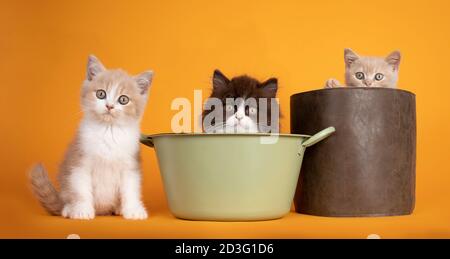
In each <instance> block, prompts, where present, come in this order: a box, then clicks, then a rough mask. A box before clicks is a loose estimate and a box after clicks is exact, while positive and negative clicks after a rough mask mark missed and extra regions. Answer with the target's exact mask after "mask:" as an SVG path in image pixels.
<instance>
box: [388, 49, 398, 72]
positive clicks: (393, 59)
mask: <svg viewBox="0 0 450 259" xmlns="http://www.w3.org/2000/svg"><path fill="white" fill-rule="evenodd" d="M385 60H386V62H387V63H388V64H390V65H392V66H393V67H394V71H395V70H398V67H399V66H400V60H401V54H400V51H398V50H396V51H394V52H392V53H391V54H389V55H388V56H387V57H386V58H385Z"/></svg>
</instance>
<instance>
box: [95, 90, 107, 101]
mask: <svg viewBox="0 0 450 259" xmlns="http://www.w3.org/2000/svg"><path fill="white" fill-rule="evenodd" d="M95 95H96V96H97V98H98V99H100V100H103V99H105V98H106V92H105V90H97V92H95Z"/></svg>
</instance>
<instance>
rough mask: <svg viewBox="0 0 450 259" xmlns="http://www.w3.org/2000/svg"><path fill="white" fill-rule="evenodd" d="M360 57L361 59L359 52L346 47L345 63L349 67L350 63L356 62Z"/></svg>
mask: <svg viewBox="0 0 450 259" xmlns="http://www.w3.org/2000/svg"><path fill="white" fill-rule="evenodd" d="M358 59H359V56H358V54H356V53H355V52H354V51H353V50H351V49H344V60H345V65H346V66H347V67H350V65H351V64H353V62H355V61H356V60H358Z"/></svg>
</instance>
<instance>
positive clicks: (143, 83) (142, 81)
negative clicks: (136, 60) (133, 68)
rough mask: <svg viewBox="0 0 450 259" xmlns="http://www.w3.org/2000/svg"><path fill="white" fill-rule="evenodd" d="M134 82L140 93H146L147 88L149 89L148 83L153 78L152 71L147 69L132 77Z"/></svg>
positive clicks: (149, 83)
mask: <svg viewBox="0 0 450 259" xmlns="http://www.w3.org/2000/svg"><path fill="white" fill-rule="evenodd" d="M134 78H135V80H136V83H137V85H138V87H139V89H140V90H141V94H146V93H147V92H148V89H150V85H151V83H152V79H153V71H151V70H148V71H145V72H143V73H140V74H139V75H137V76H135V77H134Z"/></svg>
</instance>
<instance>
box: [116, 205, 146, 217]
mask: <svg viewBox="0 0 450 259" xmlns="http://www.w3.org/2000/svg"><path fill="white" fill-rule="evenodd" d="M122 215H123V217H124V218H125V219H134V220H142V219H146V218H147V217H148V215H147V211H146V210H145V208H144V207H143V206H137V207H133V208H127V209H123V210H122Z"/></svg>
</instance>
